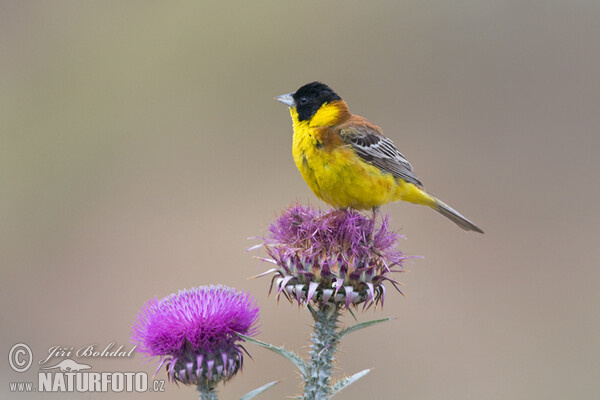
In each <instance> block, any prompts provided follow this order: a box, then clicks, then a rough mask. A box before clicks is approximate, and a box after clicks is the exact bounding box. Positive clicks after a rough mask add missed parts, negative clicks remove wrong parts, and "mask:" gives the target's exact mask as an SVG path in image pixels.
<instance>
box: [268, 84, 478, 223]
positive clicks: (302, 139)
mask: <svg viewBox="0 0 600 400" xmlns="http://www.w3.org/2000/svg"><path fill="white" fill-rule="evenodd" d="M275 99H276V100H278V101H280V102H281V103H283V104H285V105H287V106H288V107H289V111H290V115H291V117H292V124H293V139H292V155H293V158H294V162H295V164H296V167H297V168H298V169H299V170H300V173H301V174H302V177H303V178H304V180H305V181H306V183H307V184H308V186H309V187H310V189H311V190H312V191H313V193H314V194H315V195H316V196H317V197H318V198H319V199H321V200H323V201H324V202H325V203H328V204H329V205H331V206H333V207H334V208H337V209H347V208H352V209H356V210H369V209H371V210H372V212H373V219H374V218H375V215H376V212H377V210H378V209H379V207H380V206H381V205H383V204H386V203H390V202H395V201H400V200H403V201H406V202H410V203H414V204H419V205H424V206H427V207H430V208H432V209H434V210H435V211H437V212H439V213H440V214H442V215H443V216H445V217H447V218H448V219H450V220H451V221H452V222H454V223H455V224H456V225H458V226H459V227H460V228H462V229H464V230H465V231H474V232H479V233H483V230H481V229H480V228H479V227H477V226H476V225H475V224H474V223H472V222H471V221H469V220H468V219H467V218H465V217H464V216H463V215H461V214H460V213H459V212H458V211H456V210H455V209H453V208H452V207H450V206H449V205H447V204H446V203H444V202H442V201H441V200H439V199H437V198H435V197H434V196H433V195H431V194H429V193H428V192H426V191H425V188H424V186H423V184H422V183H421V181H420V180H419V179H418V178H417V176H416V175H415V173H414V172H413V167H412V165H411V164H410V163H409V162H408V160H407V159H406V157H404V155H403V154H402V153H401V152H400V151H399V150H398V149H397V148H396V146H395V145H394V143H393V142H392V141H391V140H390V139H389V138H387V137H385V136H384V135H383V131H382V130H381V128H380V127H378V126H377V125H375V124H374V123H372V122H370V121H369V120H367V119H366V118H363V117H361V116H358V115H355V114H352V113H351V112H350V110H349V109H348V105H347V104H346V102H345V101H344V100H342V98H341V97H340V96H339V95H338V94H337V93H336V92H334V91H333V90H332V89H331V88H330V87H329V86H327V85H326V84H324V83H322V82H317V81H315V82H311V83H307V84H305V85H304V86H302V87H300V88H299V89H298V90H296V91H295V92H292V93H288V94H283V95H280V96H276V97H275Z"/></svg>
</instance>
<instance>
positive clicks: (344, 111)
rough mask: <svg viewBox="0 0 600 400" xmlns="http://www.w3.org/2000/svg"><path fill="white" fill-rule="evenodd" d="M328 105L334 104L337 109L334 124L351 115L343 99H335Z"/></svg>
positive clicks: (343, 120)
mask: <svg viewBox="0 0 600 400" xmlns="http://www.w3.org/2000/svg"><path fill="white" fill-rule="evenodd" d="M329 105H330V106H334V107H335V108H337V109H338V113H339V114H338V117H337V118H336V121H335V125H339V124H341V123H343V122H345V121H346V120H347V119H348V118H350V117H352V114H351V113H350V110H349V109H348V104H346V102H345V101H344V100H336V101H332V102H331V103H329Z"/></svg>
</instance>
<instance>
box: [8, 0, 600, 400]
mask: <svg viewBox="0 0 600 400" xmlns="http://www.w3.org/2000/svg"><path fill="white" fill-rule="evenodd" d="M599 20H600V3H598V2H597V1H574V2H567V1H564V2H559V1H528V2H520V1H515V2H512V1H479V0H477V1H476V0H470V1H453V2H447V1H434V2H422V1H402V2H376V1H371V2H363V3H362V4H350V2H342V1H328V2H311V1H304V2H289V1H287V2H283V1H270V2H266V1H264V2H245V3H242V2H235V3H234V4H227V3H226V2H200V1H197V2H158V1H154V2H152V1H127V2H120V1H102V2H100V1H96V2H80V1H61V2H33V1H19V2H17V1H2V2H1V3H0V135H1V139H0V143H1V146H0V153H1V155H0V180H1V185H0V238H1V241H0V246H1V248H0V257H1V259H0V262H1V272H2V276H1V279H0V285H1V286H0V301H1V304H2V312H1V314H0V326H1V332H2V335H1V343H0V349H1V353H2V354H4V356H3V360H4V361H2V362H0V376H1V379H0V398H15V399H38V398H42V397H43V396H42V395H40V394H39V393H38V394H12V395H11V394H10V393H9V392H8V382H14V381H30V380H34V379H37V378H36V377H37V367H36V364H37V362H38V361H39V360H40V359H41V358H42V356H45V354H46V352H47V350H48V348H49V347H51V346H56V345H60V346H67V347H70V346H72V347H75V348H78V347H81V346H83V345H89V344H97V345H98V346H105V345H106V344H108V343H110V342H113V341H114V342H116V343H117V344H118V345H120V344H124V345H126V347H131V345H130V344H129V331H130V326H131V323H132V321H133V320H134V318H135V316H136V314H137V312H138V310H139V309H140V308H141V307H142V305H143V304H144V302H146V301H147V300H148V299H150V298H152V297H154V296H159V297H160V296H166V295H168V294H170V293H172V292H176V291H177V290H179V289H181V288H189V287H192V286H198V285H204V284H209V283H223V284H227V285H230V286H234V287H237V288H239V289H244V290H248V291H250V292H251V293H252V294H253V295H254V296H255V297H256V299H257V301H258V303H259V304H260V306H261V307H262V315H261V331H262V333H261V335H260V338H261V339H263V340H266V341H269V342H271V343H275V344H284V345H286V346H287V347H288V348H291V349H293V350H296V351H298V352H302V353H305V352H306V348H305V347H304V346H305V344H306V343H307V338H308V335H309V332H310V325H309V324H310V317H309V316H308V315H307V314H308V313H307V312H306V311H305V310H299V309H298V307H297V306H295V305H290V304H287V303H284V302H281V303H280V304H279V305H277V304H276V301H275V299H274V298H272V297H267V288H268V285H269V280H268V279H266V278H265V279H260V280H247V277H249V276H252V275H255V274H257V273H259V272H260V271H262V270H264V269H265V268H266V266H264V265H261V264H260V263H259V262H258V261H256V260H254V259H253V256H254V255H255V254H254V253H247V252H245V249H246V248H248V247H250V246H251V245H253V244H255V243H256V242H254V241H251V240H248V238H249V237H252V236H258V235H261V234H264V233H265V232H266V230H265V227H266V226H267V225H268V224H269V223H270V222H271V221H272V220H273V219H274V217H275V216H276V215H277V213H278V212H279V211H280V210H282V209H283V208H285V207H286V206H287V205H288V204H290V203H291V202H293V201H295V200H299V201H301V202H304V203H306V202H310V203H312V204H314V205H318V206H324V205H323V204H322V203H321V202H319V201H318V200H317V199H316V198H315V197H314V196H313V194H312V193H310V191H309V189H308V188H307V186H306V185H305V183H304V182H303V180H302V178H301V177H300V174H299V173H298V171H296V169H295V166H294V165H293V162H292V158H291V121H290V119H289V115H288V112H287V110H286V108H285V107H284V106H282V105H281V104H279V103H277V102H275V101H274V100H273V96H275V95H278V94H282V93H287V92H291V91H293V90H295V89H297V88H298V87H299V86H301V85H302V84H304V83H306V82H309V81H312V80H322V81H324V82H326V83H328V84H330V85H331V86H332V87H333V88H334V89H335V90H336V91H337V92H338V93H339V94H340V95H341V96H342V97H344V98H345V99H346V100H347V101H348V103H349V104H350V107H351V110H352V111H354V112H355V113H358V114H361V115H363V116H366V117H368V118H369V119H371V120H372V121H374V122H376V123H377V124H379V125H380V126H381V127H382V128H383V129H384V132H385V133H386V134H387V135H388V136H389V137H391V138H392V139H393V140H394V142H395V143H396V144H397V145H398V147H399V148H400V149H401V151H402V152H403V153H404V154H405V155H406V156H407V157H408V158H409V160H410V161H411V162H412V163H413V165H414V166H415V170H416V172H417V174H418V176H419V177H420V178H421V180H423V182H424V183H425V185H426V187H427V188H428V189H429V190H430V191H432V192H433V193H434V194H436V195H437V196H439V197H440V198H441V199H443V200H444V201H446V202H448V203H449V204H451V205H452V206H453V207H456V208H457V209H458V210H460V211H461V212H463V213H464V214H465V215H466V216H467V217H469V218H471V219H472V220H473V221H475V222H476V223H477V224H478V225H480V226H481V227H482V228H483V229H484V230H485V231H486V234H485V235H483V236H481V235H477V234H468V233H465V232H463V231H461V230H460V229H458V228H457V227H456V226H454V225H453V224H452V223H450V222H448V221H447V220H445V219H444V218H443V217H441V216H439V215H437V214H436V213H434V212H432V211H431V210H428V209H425V208H421V207H417V206H412V205H408V204H393V205H388V206H386V207H384V209H383V210H384V212H389V213H391V215H392V224H393V227H394V228H395V229H397V230H400V231H401V232H402V233H405V234H406V236H407V239H408V240H406V241H405V242H403V243H402V248H403V250H404V251H405V252H406V253H407V254H409V255H423V256H424V257H425V258H424V259H417V260H414V261H412V262H411V263H410V264H409V265H408V266H407V269H408V270H410V272H409V273H406V274H402V275H401V276H399V278H400V279H401V280H402V281H403V282H404V283H406V286H405V288H404V289H405V294H406V298H403V297H402V296H400V295H398V294H397V293H395V292H394V291H392V290H389V291H388V297H387V299H386V304H385V308H384V309H383V311H381V310H377V311H376V312H375V313H373V312H369V313H365V314H361V313H359V314H358V318H359V320H360V321H366V320H369V319H373V318H378V317H382V316H392V317H397V319H396V320H395V321H393V322H391V323H388V324H385V325H381V326H378V327H376V328H372V329H370V330H365V331H361V332H358V333H355V334H353V335H351V336H350V337H348V338H347V339H346V340H345V341H344V342H343V344H342V348H341V352H340V354H339V359H338V364H337V367H338V370H337V376H341V375H342V373H343V372H346V373H354V372H357V371H359V370H361V369H364V368H369V367H374V368H375V369H374V371H373V372H372V373H371V374H370V375H368V376H367V377H365V378H363V379H362V380H361V381H359V382H358V383H356V384H355V385H354V386H352V387H351V388H349V389H347V390H346V391H345V392H343V394H341V395H340V396H339V397H340V398H344V399H364V398H366V397H367V396H370V398H373V399H375V398H377V399H396V398H398V399H457V400H458V399H503V400H505V399H566V398H570V399H597V398H599V396H600V381H599V379H598V378H599V376H600V375H599V371H600V339H599V338H600V336H599V334H600V313H599V305H600V294H599V293H598V289H597V283H598V280H599V279H600V272H599V268H598V267H599V261H600V255H599V254H600V252H599V251H598V248H597V246H598V237H599V236H598V228H599V227H600V212H599V211H598V207H597V206H596V203H597V201H598V198H599V196H600V185H599V184H598V173H599V172H600V161H598V155H597V152H598V149H599V148H600V135H599V127H600V70H599V65H600V46H599V39H600V24H598V21H599ZM345 322H346V323H348V324H350V323H352V319H351V318H348V319H346V321H345ZM18 342H24V343H27V344H28V345H30V346H31V348H32V350H33V352H34V357H35V359H34V368H32V369H31V370H29V371H28V372H26V373H23V374H17V373H16V372H14V371H12V370H11V369H9V366H8V363H7V361H6V360H7V357H6V355H7V354H8V351H9V349H10V347H11V346H12V345H13V344H15V343H18ZM249 350H250V351H251V353H252V355H253V360H250V359H248V362H247V363H246V366H245V370H244V372H243V374H241V375H240V376H238V377H237V378H236V379H235V380H234V381H233V382H231V383H230V384H228V385H227V386H225V387H224V388H222V390H221V394H222V398H224V399H234V398H239V396H240V395H242V394H243V393H245V392H246V391H248V390H250V389H252V388H254V387H256V386H258V385H261V384H263V383H265V382H268V381H270V380H276V379H278V380H281V383H280V384H279V385H278V386H277V387H276V388H274V389H272V390H271V391H270V392H268V393H267V394H265V395H263V396H262V397H260V398H264V399H280V398H285V397H286V396H289V395H294V394H296V393H298V390H299V389H298V388H299V381H298V379H297V375H296V373H295V371H294V370H293V369H292V368H291V366H290V365H288V364H287V363H286V362H284V361H282V360H280V359H279V358H278V357H276V356H275V355H272V354H270V353H267V352H266V351H264V350H262V349H259V348H256V347H253V346H249ZM90 364H92V366H93V367H94V370H96V371H103V370H104V371H147V372H149V373H150V374H151V373H152V372H153V371H154V364H152V363H147V362H144V360H142V358H141V357H140V355H136V356H135V357H134V358H131V359H117V360H114V359H113V360H106V359H95V360H90ZM158 378H161V379H162V378H164V373H163V372H162V371H161V372H160V373H159V375H158ZM57 396H58V397H61V398H63V397H64V398H65V399H70V398H74V399H75V398H85V399H105V398H122V397H124V396H125V394H117V393H109V394H97V393H96V394H65V395H57ZM57 396H54V397H57ZM128 397H131V398H139V399H141V398H146V397H148V398H157V399H158V398H167V397H168V398H172V399H190V398H194V397H195V394H194V392H193V390H192V389H189V388H186V387H180V388H177V386H175V385H170V386H168V388H167V393H165V394H163V395H162V396H161V395H157V394H148V393H146V394H133V395H129V396H128Z"/></svg>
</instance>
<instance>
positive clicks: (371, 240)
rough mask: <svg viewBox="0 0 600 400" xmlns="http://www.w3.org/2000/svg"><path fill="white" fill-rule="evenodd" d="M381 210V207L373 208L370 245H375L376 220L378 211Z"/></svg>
mask: <svg viewBox="0 0 600 400" xmlns="http://www.w3.org/2000/svg"><path fill="white" fill-rule="evenodd" d="M378 211H379V207H373V208H372V209H371V213H372V214H371V235H370V237H369V245H370V246H371V247H373V242H374V236H375V220H376V219H377V212H378Z"/></svg>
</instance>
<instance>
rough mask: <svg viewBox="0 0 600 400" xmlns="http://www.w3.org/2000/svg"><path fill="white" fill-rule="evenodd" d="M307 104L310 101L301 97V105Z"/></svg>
mask: <svg viewBox="0 0 600 400" xmlns="http://www.w3.org/2000/svg"><path fill="white" fill-rule="evenodd" d="M306 103H308V99H307V98H306V97H301V98H300V104H301V105H304V104H306Z"/></svg>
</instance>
